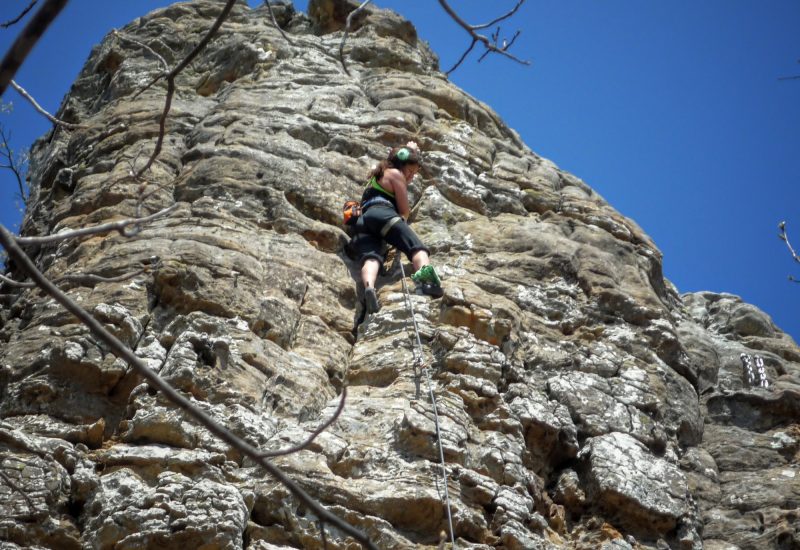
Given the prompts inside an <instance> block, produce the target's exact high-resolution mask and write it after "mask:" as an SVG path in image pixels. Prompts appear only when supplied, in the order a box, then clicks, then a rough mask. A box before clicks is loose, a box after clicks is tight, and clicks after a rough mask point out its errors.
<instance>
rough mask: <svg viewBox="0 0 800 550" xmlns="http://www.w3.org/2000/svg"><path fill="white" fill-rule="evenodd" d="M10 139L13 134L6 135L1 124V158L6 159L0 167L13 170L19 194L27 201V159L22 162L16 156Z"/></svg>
mask: <svg viewBox="0 0 800 550" xmlns="http://www.w3.org/2000/svg"><path fill="white" fill-rule="evenodd" d="M10 139H11V136H10V135H6V132H5V129H4V128H3V126H2V125H0V160H2V161H4V163H3V164H0V168H5V169H7V170H11V172H12V173H13V174H14V177H15V178H16V180H17V185H18V186H19V196H20V198H21V199H22V201H23V202H27V201H28V192H27V191H26V189H25V188H26V185H25V175H24V172H25V167H24V164H25V161H24V160H23V161H22V163H20V162H19V161H18V159H17V158H16V157H15V156H14V151H13V150H12V149H11V145H9V143H8V141H9V140H10Z"/></svg>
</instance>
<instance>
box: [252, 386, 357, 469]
mask: <svg viewBox="0 0 800 550" xmlns="http://www.w3.org/2000/svg"><path fill="white" fill-rule="evenodd" d="M346 398H347V386H343V387H342V397H341V399H339V406H338V407H337V408H336V411H335V412H334V413H333V416H331V417H330V418H329V419H328V420H326V421H325V422H323V423H322V424H320V426H319V427H318V428H317V429H316V430H314V432H313V433H312V434H311V436H310V437H309V438H308V439H306V440H305V441H303V442H302V443H300V444H299V445H295V446H294V447H289V448H288V449H281V450H279V451H267V452H264V453H261V456H262V457H264V458H272V457H276V456H283V455H289V454H292V453H296V452H298V451H302V450H303V449H305V448H306V447H308V446H309V445H311V443H313V442H314V440H315V439H316V438H317V436H318V435H319V434H321V433H322V432H324V431H325V430H326V429H328V426H330V425H331V424H333V423H334V422H336V420H337V419H338V418H339V415H340V414H342V411H343V410H344V401H345V399H346Z"/></svg>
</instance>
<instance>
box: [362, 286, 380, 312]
mask: <svg viewBox="0 0 800 550" xmlns="http://www.w3.org/2000/svg"><path fill="white" fill-rule="evenodd" d="M364 300H365V301H366V302H367V313H378V311H379V310H380V309H381V303H380V302H379V301H378V295H377V294H376V293H375V289H374V288H367V289H365V290H364Z"/></svg>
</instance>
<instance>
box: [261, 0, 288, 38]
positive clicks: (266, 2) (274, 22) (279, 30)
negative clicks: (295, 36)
mask: <svg viewBox="0 0 800 550" xmlns="http://www.w3.org/2000/svg"><path fill="white" fill-rule="evenodd" d="M264 3H265V4H266V5H267V9H268V10H269V16H270V17H271V18H272V24H273V25H275V28H276V29H278V32H279V33H281V36H282V37H283V38H284V39H285V40H286V41H287V42H288V43H289V44H291V43H292V41H291V40H289V37H288V36H286V33H285V32H283V29H282V28H281V26H280V25H278V20H277V19H275V12H273V11H272V2H271V1H270V0H264Z"/></svg>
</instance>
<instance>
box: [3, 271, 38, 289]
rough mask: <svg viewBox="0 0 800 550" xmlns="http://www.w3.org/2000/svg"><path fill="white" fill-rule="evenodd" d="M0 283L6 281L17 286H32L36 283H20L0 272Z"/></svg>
mask: <svg viewBox="0 0 800 550" xmlns="http://www.w3.org/2000/svg"><path fill="white" fill-rule="evenodd" d="M0 283H6V284H8V285H11V286H15V287H18V288H33V287H35V286H36V283H30V282H28V283H21V282H19V281H15V280H14V279H9V278H8V277H6V276H5V275H3V274H0Z"/></svg>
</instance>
